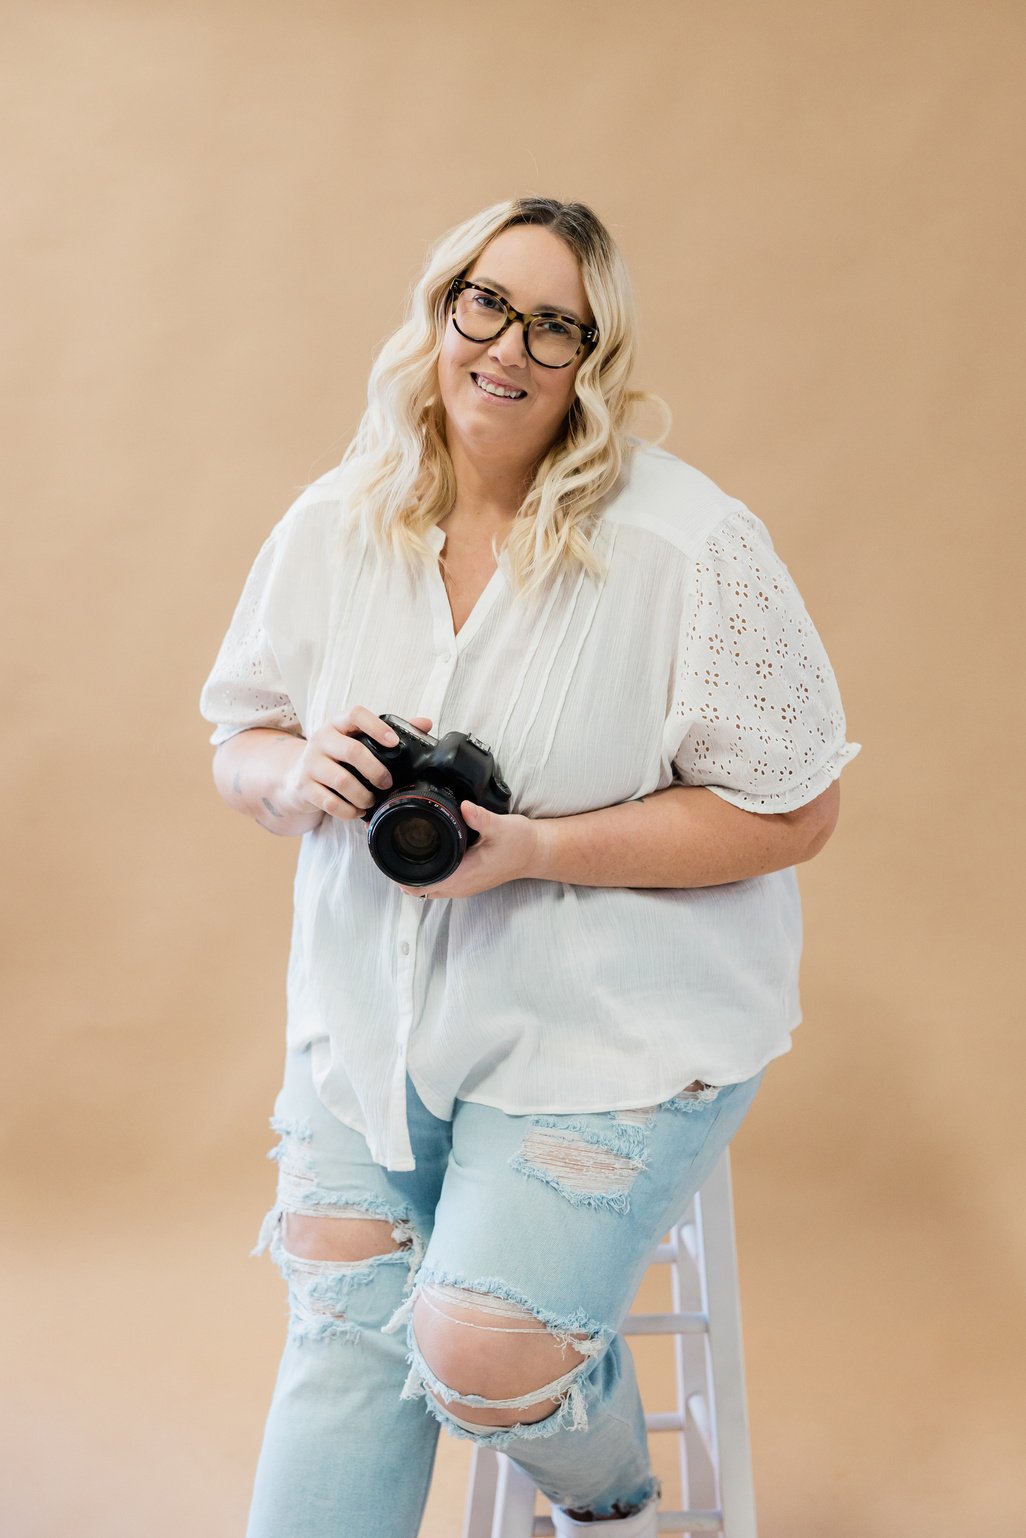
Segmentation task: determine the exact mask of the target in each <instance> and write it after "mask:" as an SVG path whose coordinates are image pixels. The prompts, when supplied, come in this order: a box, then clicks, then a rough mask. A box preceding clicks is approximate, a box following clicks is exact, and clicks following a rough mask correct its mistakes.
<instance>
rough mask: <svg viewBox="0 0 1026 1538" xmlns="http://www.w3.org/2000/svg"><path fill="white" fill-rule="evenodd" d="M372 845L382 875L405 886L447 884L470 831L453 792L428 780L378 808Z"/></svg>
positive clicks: (396, 794) (372, 827)
mask: <svg viewBox="0 0 1026 1538" xmlns="http://www.w3.org/2000/svg"><path fill="white" fill-rule="evenodd" d="M367 846H368V848H369V849H370V853H371V858H372V859H373V861H374V863H375V865H377V866H378V868H379V870H382V871H384V873H385V875H386V876H389V877H391V879H392V880H393V881H399V882H402V884H403V885H404V886H431V885H432V884H433V883H434V882H436V881H444V879H445V878H446V876H450V875H452V872H453V871H454V870H455V869H456V867H457V866H458V865H459V863H460V861H461V860H462V858H463V856H464V853H465V852H466V848H467V827H466V824H465V823H464V821H463V818H462V817H461V816H460V812H459V803H458V801H457V800H456V797H455V796H453V795H452V794H451V793H450V792H449V791H447V790H445V789H444V788H443V787H441V786H438V785H430V784H428V783H426V782H424V781H421V782H418V783H417V784H415V785H406V786H403V787H402V788H401V789H400V790H396V791H393V792H392V793H391V794H390V795H388V796H386V797H385V799H384V800H383V801H382V802H381V803H380V805H379V806H378V807H376V808H375V811H374V814H373V816H372V817H371V819H370V821H369V823H368V825H367Z"/></svg>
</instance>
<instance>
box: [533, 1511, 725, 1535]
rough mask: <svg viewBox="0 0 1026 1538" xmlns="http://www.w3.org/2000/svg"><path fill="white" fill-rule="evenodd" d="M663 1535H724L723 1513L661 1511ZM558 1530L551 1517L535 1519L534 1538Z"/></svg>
mask: <svg viewBox="0 0 1026 1538" xmlns="http://www.w3.org/2000/svg"><path fill="white" fill-rule="evenodd" d="M658 1530H659V1532H661V1533H722V1531H723V1512H722V1511H720V1510H716V1511H661V1512H660V1513H659V1528H658ZM555 1532H556V1529H555V1527H554V1526H553V1523H552V1518H551V1517H535V1519H534V1524H533V1526H532V1528H531V1533H532V1535H533V1538H555Z"/></svg>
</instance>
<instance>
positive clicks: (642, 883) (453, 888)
mask: <svg viewBox="0 0 1026 1538" xmlns="http://www.w3.org/2000/svg"><path fill="white" fill-rule="evenodd" d="M840 796H841V789H840V782H839V781H838V780H833V781H832V782H831V784H830V785H829V786H828V787H827V789H826V790H825V791H823V793H822V795H819V796H817V797H816V799H815V801H809V802H807V803H806V805H805V806H802V807H799V808H798V809H797V810H796V811H793V812H775V813H767V812H746V811H742V810H741V808H740V807H736V806H734V805H732V804H731V803H730V802H729V801H724V799H723V798H722V796H717V795H716V794H715V793H714V792H713V791H711V790H708V789H706V787H705V786H704V785H667V786H666V788H665V789H664V790H659V791H655V792H654V793H653V794H652V795H650V796H642V797H640V798H639V799H638V800H637V801H623V802H620V803H619V804H618V805H617V806H604V807H600V808H599V809H598V810H597V811H594V812H579V813H577V814H576V815H574V816H570V817H525V816H523V815H522V814H520V813H518V812H509V813H506V814H505V815H504V816H499V815H498V814H497V813H495V812H488V811H485V809H484V808H483V807H480V806H477V805H476V804H475V803H474V802H473V801H463V802H461V804H460V810H461V812H462V813H463V816H464V818H465V819H466V821H467V823H468V824H469V825H470V826H471V827H472V828H474V829H475V830H476V831H477V832H478V833H479V834H480V835H481V837H480V840H479V842H478V843H476V844H475V845H474V847H473V848H472V849H470V850H468V851H467V854H466V856H465V858H464V859H463V861H462V863H461V864H460V866H459V867H458V869H457V870H455V871H454V872H453V874H452V875H451V876H449V877H447V878H446V880H445V881H439V882H436V883H435V885H434V886H431V887H428V888H426V895H427V896H428V897H472V896H474V894H475V893H477V892H487V891H490V890H491V888H492V887H496V886H501V884H502V883H503V882H504V881H517V880H521V879H523V878H525V877H526V878H529V879H534V880H538V881H561V882H566V884H567V885H568V886H621V887H700V886H720V885H722V884H724V883H725V882H728V881H745V880H747V879H748V878H749V877H751V876H763V875H765V874H766V873H767V872H768V871H771V870H784V869H786V868H787V866H789V865H797V864H799V863H800V862H802V861H804V860H811V859H812V857H813V855H816V854H818V853H819V851H820V850H821V849H822V847H823V845H824V844H825V843H826V841H827V839H828V838H829V837H830V835H831V833H832V832H833V830H834V825H835V824H836V822H837V810H838V805H839V803H840ZM401 890H402V891H404V892H407V893H409V895H410V896H412V897H419V896H420V895H421V892H422V891H423V890H425V889H419V888H413V887H406V886H404V887H402V888H401Z"/></svg>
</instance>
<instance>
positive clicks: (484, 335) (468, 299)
mask: <svg viewBox="0 0 1026 1538" xmlns="http://www.w3.org/2000/svg"><path fill="white" fill-rule="evenodd" d="M505 322H506V307H505V305H504V304H503V303H502V301H501V300H499V299H496V297H495V295H494V294H486V293H485V292H484V290H483V289H480V288H464V289H462V290H461V291H460V293H459V294H458V295H457V296H456V324H457V326H458V327H459V329H460V330H461V331H462V332H463V335H464V336H468V337H470V339H471V341H474V342H490V341H491V339H492V337H493V336H498V334H499V332H500V331H501V330H502V327H503V326H504V325H505Z"/></svg>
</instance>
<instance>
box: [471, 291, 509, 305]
mask: <svg viewBox="0 0 1026 1538" xmlns="http://www.w3.org/2000/svg"><path fill="white" fill-rule="evenodd" d="M469 292H470V297H471V300H472V302H473V303H474V304H475V305H476V306H477V307H478V308H479V309H482V310H501V309H503V308H504V306H503V304H502V301H501V300H499V299H496V297H495V295H494V294H486V293H483V292H482V290H481V289H479V288H472V289H470V291H469Z"/></svg>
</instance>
